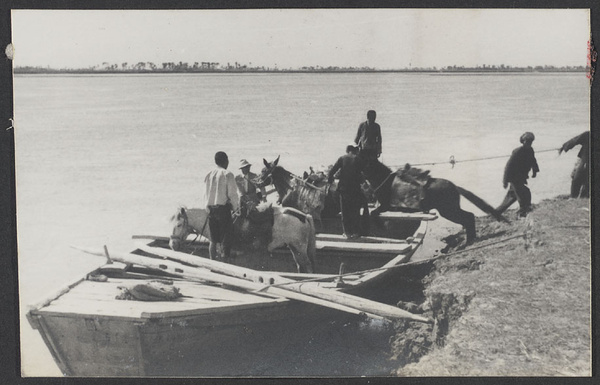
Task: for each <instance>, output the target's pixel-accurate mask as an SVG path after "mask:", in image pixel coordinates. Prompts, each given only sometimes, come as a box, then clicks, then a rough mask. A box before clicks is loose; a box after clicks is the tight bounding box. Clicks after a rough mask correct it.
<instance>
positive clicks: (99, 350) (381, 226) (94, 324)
mask: <svg viewBox="0 0 600 385" xmlns="http://www.w3.org/2000/svg"><path fill="white" fill-rule="evenodd" d="M432 219H435V216H433V215H429V214H403V213H383V214H382V215H381V218H380V219H379V222H377V223H374V226H372V227H373V229H372V231H371V234H370V236H368V237H361V238H359V239H356V240H346V239H345V238H343V237H342V236H340V235H336V234H341V227H340V223H339V220H336V219H334V220H329V221H324V223H323V228H324V229H326V230H327V232H323V233H320V234H317V250H318V252H317V261H316V265H315V272H316V273H315V274H302V273H296V272H295V271H296V267H295V264H294V263H293V260H292V258H291V256H290V255H289V252H287V251H285V250H280V251H279V250H278V251H276V252H275V253H273V255H271V256H269V255H266V254H265V253H264V252H262V251H252V250H250V251H244V252H241V253H238V254H239V255H237V256H236V258H235V259H234V263H235V265H233V264H225V263H222V262H217V261H210V260H209V259H208V258H205V257H206V256H207V243H206V241H205V240H203V239H199V240H194V241H192V240H190V241H189V243H187V244H186V246H185V249H184V250H183V251H182V252H179V253H175V252H173V251H171V250H169V249H168V238H166V237H150V236H134V239H135V241H136V243H137V248H136V249H135V250H134V251H133V252H131V253H118V252H115V251H111V250H108V249H106V248H105V250H104V251H103V250H101V249H99V250H97V251H93V250H88V252H91V253H95V254H102V253H104V254H105V255H106V256H107V257H109V258H112V259H114V260H117V261H122V262H124V263H119V262H115V263H109V264H106V265H105V266H102V267H100V268H98V269H97V270H95V271H93V272H90V274H87V275H86V277H82V278H81V279H80V280H78V281H76V282H73V283H72V284H70V285H68V286H67V287H65V288H63V289H61V290H60V291H59V292H58V293H57V294H55V295H52V296H50V297H49V298H48V299H46V300H44V301H42V302H41V303H39V304H37V305H34V306H32V307H31V308H30V310H29V312H28V313H27V318H28V320H29V322H30V324H31V325H32V327H33V328H34V329H37V330H38V331H39V333H40V334H41V336H42V338H43V340H44V341H45V343H46V345H47V347H48V349H49V350H50V352H51V353H52V356H53V357H54V360H55V362H56V363H57V365H58V366H59V368H60V370H61V371H62V372H63V373H64V374H65V375H67V376H201V377H211V376H218V377H222V376H251V375H254V376H255V375H261V376H269V375H272V373H273V372H271V371H270V369H269V368H273V367H276V366H277V359H278V357H279V356H280V355H281V354H282V352H285V351H286V349H288V348H289V347H290V346H293V344H294V343H296V342H297V341H301V340H303V339H305V338H307V336H308V335H310V333H313V332H314V330H315V328H316V327H318V326H319V325H326V324H327V323H328V322H329V321H330V320H332V319H340V317H343V318H344V319H346V318H348V319H356V317H364V316H365V314H367V315H368V316H371V317H376V318H377V317H381V318H394V317H406V318H410V319H414V320H417V321H425V322H426V321H427V320H426V319H424V318H423V317H420V316H418V315H410V313H407V312H405V313H406V314H404V313H402V312H403V311H402V310H400V309H397V308H395V307H392V306H390V305H387V304H383V303H379V302H375V301H373V300H371V299H373V298H375V299H377V293H380V294H381V292H382V291H384V292H387V291H392V290H393V283H394V280H395V279H396V278H397V277H398V274H399V272H401V270H402V266H403V264H405V263H406V262H408V261H409V260H410V258H411V256H412V255H413V254H414V253H415V251H416V250H417V249H418V247H419V246H420V245H421V244H422V241H423V238H424V236H425V234H426V230H427V221H428V220H432ZM138 261H142V262H138ZM146 261H150V262H146ZM192 265H195V266H192ZM156 279H162V280H163V281H164V279H168V280H170V281H172V285H173V286H174V287H177V289H178V290H179V292H180V293H181V294H182V295H183V297H181V298H178V299H177V300H171V301H166V300H164V301H152V302H148V301H135V300H129V301H124V300H119V299H116V296H117V295H118V294H119V293H120V292H121V290H122V289H121V288H123V287H131V286H133V285H136V284H138V285H139V284H144V283H148V282H151V281H152V280H156ZM400 289H401V288H400ZM369 298H371V299H369Z"/></svg>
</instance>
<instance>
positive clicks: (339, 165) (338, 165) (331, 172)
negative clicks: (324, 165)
mask: <svg viewBox="0 0 600 385" xmlns="http://www.w3.org/2000/svg"><path fill="white" fill-rule="evenodd" d="M340 168H342V158H341V157H340V158H338V160H337V162H335V164H334V165H333V167H332V168H331V170H329V174H327V182H328V183H333V177H334V175H335V173H336V172H337V171H338V170H339V169H340Z"/></svg>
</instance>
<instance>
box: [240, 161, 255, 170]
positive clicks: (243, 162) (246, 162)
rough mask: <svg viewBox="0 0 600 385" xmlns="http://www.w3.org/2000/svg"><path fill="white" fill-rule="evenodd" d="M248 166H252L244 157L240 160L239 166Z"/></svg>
mask: <svg viewBox="0 0 600 385" xmlns="http://www.w3.org/2000/svg"><path fill="white" fill-rule="evenodd" d="M248 166H252V164H250V163H249V162H248V161H247V160H246V159H242V160H240V167H239V168H244V167H248Z"/></svg>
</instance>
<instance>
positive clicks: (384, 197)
mask: <svg viewBox="0 0 600 385" xmlns="http://www.w3.org/2000/svg"><path fill="white" fill-rule="evenodd" d="M364 174H365V177H366V178H367V180H368V181H369V183H370V184H371V187H372V188H373V189H374V193H375V196H376V198H377V200H378V201H379V207H378V208H376V209H375V210H374V211H373V212H372V215H378V214H379V213H381V212H384V211H389V210H403V211H419V210H421V211H423V212H428V211H429V210H431V209H436V210H437V211H438V213H439V214H440V215H441V216H442V217H444V218H446V219H448V220H450V221H452V222H455V223H458V224H460V225H462V226H463V227H464V228H465V231H466V233H467V243H469V244H470V243H472V242H473V241H474V240H475V237H476V233H475V215H473V213H470V212H467V211H464V210H463V209H461V208H460V196H461V195H462V196H464V197H465V198H467V199H468V200H469V201H471V202H472V203H473V204H474V205H475V206H477V207H478V208H480V209H481V210H483V211H484V212H486V213H488V214H491V215H492V216H493V217H494V218H496V220H498V221H504V222H507V220H506V219H505V218H504V217H502V215H500V214H498V213H497V212H496V210H495V209H494V208H493V207H492V206H490V205H489V204H488V203H486V202H485V201H484V200H483V199H481V198H479V197H478V196H476V195H475V194H473V193H472V192H470V191H468V190H465V189H464V188H462V187H459V186H456V185H455V184H454V183H452V182H450V181H449V180H446V179H440V178H432V177H431V176H429V171H422V170H420V169H418V168H411V167H410V165H408V164H407V165H406V167H405V168H404V169H402V170H398V171H392V170H391V169H390V168H388V167H387V166H386V165H384V164H383V163H381V162H379V161H371V162H369V164H368V165H367V167H366V168H365V170H364ZM407 202H408V204H407Z"/></svg>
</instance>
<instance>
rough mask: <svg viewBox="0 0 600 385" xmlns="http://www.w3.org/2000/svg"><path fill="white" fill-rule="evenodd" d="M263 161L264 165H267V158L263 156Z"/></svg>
mask: <svg viewBox="0 0 600 385" xmlns="http://www.w3.org/2000/svg"><path fill="white" fill-rule="evenodd" d="M263 163H264V164H265V166H266V167H269V166H270V165H269V162H267V160H266V159H265V158H263Z"/></svg>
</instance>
